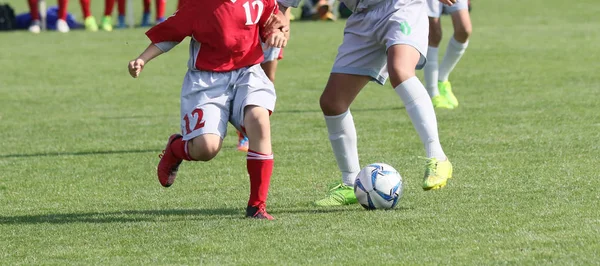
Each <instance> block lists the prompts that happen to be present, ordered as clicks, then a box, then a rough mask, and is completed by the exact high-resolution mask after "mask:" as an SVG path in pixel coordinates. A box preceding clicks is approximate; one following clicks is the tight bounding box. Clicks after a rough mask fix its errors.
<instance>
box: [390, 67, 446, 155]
mask: <svg viewBox="0 0 600 266" xmlns="http://www.w3.org/2000/svg"><path fill="white" fill-rule="evenodd" d="M394 90H396V93H397V94H398V95H399V96H400V98H401V99H402V101H403V102H404V106H405V107H406V111H407V112H408V116H409V117H410V120H411V121H412V123H413V126H414V127H415V129H416V130H417V133H419V137H421V141H422V142H423V145H424V146H425V152H426V154H427V157H428V158H436V159H438V160H441V161H443V160H446V154H444V151H443V150H442V145H441V144H440V139H439V137H438V128H437V119H436V117H435V111H434V110H433V104H432V103H431V99H429V95H427V92H426V91H425V88H424V87H423V84H421V81H419V79H418V78H417V77H412V78H409V79H407V80H405V81H404V82H402V84H400V85H398V87H396V88H395V89H394Z"/></svg>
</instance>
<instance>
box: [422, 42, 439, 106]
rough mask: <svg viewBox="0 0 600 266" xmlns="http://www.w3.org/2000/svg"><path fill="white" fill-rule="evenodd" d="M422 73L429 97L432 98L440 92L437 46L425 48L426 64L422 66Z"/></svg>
mask: <svg viewBox="0 0 600 266" xmlns="http://www.w3.org/2000/svg"><path fill="white" fill-rule="evenodd" d="M423 74H424V76H425V88H427V93H429V97H431V98H433V97H434V96H436V95H439V94H440V91H439V90H438V74H439V72H438V48H437V47H431V46H429V48H427V64H425V67H424V68H423Z"/></svg>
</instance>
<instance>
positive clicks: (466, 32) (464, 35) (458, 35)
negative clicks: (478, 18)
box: [454, 28, 473, 43]
mask: <svg viewBox="0 0 600 266" xmlns="http://www.w3.org/2000/svg"><path fill="white" fill-rule="evenodd" d="M472 32H473V29H471V28H461V29H457V30H456V31H454V39H455V40H456V41H458V42H460V43H465V42H467V41H468V40H469V37H471V33H472Z"/></svg>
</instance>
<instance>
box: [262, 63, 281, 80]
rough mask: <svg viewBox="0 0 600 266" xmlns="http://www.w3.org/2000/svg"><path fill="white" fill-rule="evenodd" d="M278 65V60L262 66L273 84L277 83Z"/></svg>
mask: <svg viewBox="0 0 600 266" xmlns="http://www.w3.org/2000/svg"><path fill="white" fill-rule="evenodd" d="M277 64H278V61H277V59H275V60H272V61H269V62H264V63H262V64H260V67H262V69H263V70H264V71H265V74H267V77H268V78H269V79H270V80H271V82H275V72H277Z"/></svg>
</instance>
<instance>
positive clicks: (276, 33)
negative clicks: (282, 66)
mask: <svg viewBox="0 0 600 266" xmlns="http://www.w3.org/2000/svg"><path fill="white" fill-rule="evenodd" d="M266 3H267V4H268V5H267V6H266V7H265V10H268V11H270V12H265V13H263V14H262V16H261V18H260V20H259V21H258V28H259V33H260V36H261V39H262V40H263V41H264V42H265V43H266V44H267V45H268V46H272V47H278V48H281V47H285V45H286V43H287V37H286V35H285V34H284V28H286V27H287V31H289V21H288V20H287V19H286V18H285V15H284V14H283V13H281V12H279V7H278V6H277V2H276V1H275V0H267V1H266Z"/></svg>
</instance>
